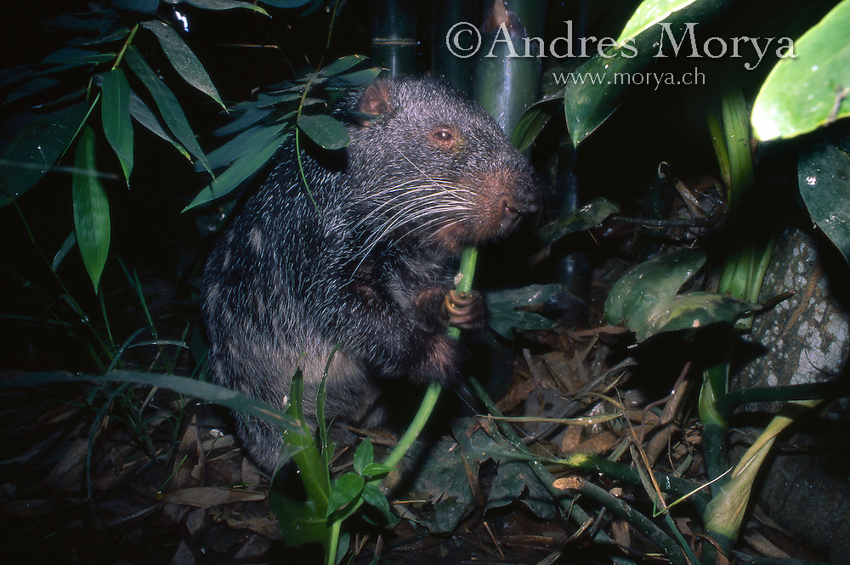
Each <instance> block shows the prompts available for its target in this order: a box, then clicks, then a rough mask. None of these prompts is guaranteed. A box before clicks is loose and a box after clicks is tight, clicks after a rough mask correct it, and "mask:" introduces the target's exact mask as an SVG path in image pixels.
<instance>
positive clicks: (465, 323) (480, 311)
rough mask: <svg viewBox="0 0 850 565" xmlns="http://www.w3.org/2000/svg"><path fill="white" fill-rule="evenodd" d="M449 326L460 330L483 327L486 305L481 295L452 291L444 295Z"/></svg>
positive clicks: (475, 292)
mask: <svg viewBox="0 0 850 565" xmlns="http://www.w3.org/2000/svg"><path fill="white" fill-rule="evenodd" d="M443 306H444V308H445V311H446V314H448V319H449V324H451V325H453V326H456V327H458V328H460V329H462V330H476V329H480V328H482V327H484V325H485V322H486V319H487V305H486V303H485V302H484V299H483V298H482V297H481V293H479V292H477V291H473V292H469V293H466V292H457V291H456V290H454V289H452V290H450V291H448V292H447V293H446V297H445V300H444V301H443Z"/></svg>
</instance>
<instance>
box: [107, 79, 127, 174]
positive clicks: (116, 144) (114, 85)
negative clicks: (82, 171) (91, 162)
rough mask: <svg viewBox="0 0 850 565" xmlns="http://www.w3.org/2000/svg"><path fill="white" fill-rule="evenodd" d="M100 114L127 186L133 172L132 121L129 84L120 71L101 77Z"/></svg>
mask: <svg viewBox="0 0 850 565" xmlns="http://www.w3.org/2000/svg"><path fill="white" fill-rule="evenodd" d="M101 114H102V119H103V133H104V134H106V140H107V141H109V145H111V146H112V150H113V151H115V154H116V155H117V156H118V160H119V161H120V163H121V170H122V171H124V179H125V180H126V181H127V185H128V186H129V185H130V173H131V172H132V171H133V120H132V118H131V117H130V83H128V82H127V77H125V76H124V71H123V70H121V69H113V70H111V71H109V72H108V73H106V74H105V75H104V76H103V102H102V106H101Z"/></svg>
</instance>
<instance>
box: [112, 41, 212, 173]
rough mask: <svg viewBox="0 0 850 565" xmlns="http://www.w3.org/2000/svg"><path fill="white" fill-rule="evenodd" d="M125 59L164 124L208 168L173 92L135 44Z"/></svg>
mask: <svg viewBox="0 0 850 565" xmlns="http://www.w3.org/2000/svg"><path fill="white" fill-rule="evenodd" d="M125 60H126V61H127V64H128V65H129V66H130V69H132V71H133V73H135V75H136V76H137V77H138V78H139V80H141V81H142V83H143V84H144V85H145V87H146V88H147V89H148V91H149V92H150V93H151V96H153V99H154V102H156V106H157V108H159V112H160V114H161V115H162V119H163V120H165V125H167V126H168V129H170V130H171V133H173V134H174V137H176V138H177V139H178V140H179V141H180V143H181V144H183V146H184V147H185V148H186V149H188V150H189V153H191V154H192V155H193V156H194V157H195V158H197V159H199V160H200V161H201V163H203V164H204V167H205V168H206V169H207V170H209V164H208V163H207V158H206V155H204V152H203V150H202V149H201V146H200V145H199V144H198V140H197V139H196V138H195V133H194V132H193V131H192V127H191V126H190V125H189V121H188V120H187V119H186V114H184V113H183V108H181V107H180V102H178V101H177V97H175V96H174V93H173V92H171V90H170V89H169V88H168V87H167V86H166V85H165V83H164V82H162V80H160V78H159V77H158V76H156V74H154V72H153V71H152V70H151V68H150V67H149V66H148V64H147V63H146V62H145V60H144V58H142V55H141V53H139V50H138V49H136V46H135V45H131V46H130V47H129V48H128V49H127V52H126V54H125Z"/></svg>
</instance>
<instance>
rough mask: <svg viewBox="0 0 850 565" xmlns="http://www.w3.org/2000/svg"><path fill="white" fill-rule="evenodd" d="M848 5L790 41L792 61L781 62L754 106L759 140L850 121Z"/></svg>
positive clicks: (845, 1)
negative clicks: (849, 118)
mask: <svg viewBox="0 0 850 565" xmlns="http://www.w3.org/2000/svg"><path fill="white" fill-rule="evenodd" d="M848 29H850V0H843V1H842V2H841V3H840V4H838V5H837V6H836V7H835V8H833V9H832V11H831V12H829V13H828V14H827V15H826V16H825V17H824V18H823V19H822V20H821V21H820V22H819V23H818V24H817V25H815V26H813V27H812V28H811V29H809V30H808V31H807V32H806V33H805V34H803V36H802V37H800V39H798V40H797V41H795V42H794V52H795V53H796V57H794V58H791V57H786V58H784V59H781V60H780V61H779V62H778V63H777V64H776V66H775V67H773V70H771V71H770V74H769V75H768V76H767V79H766V80H765V81H764V84H763V85H762V87H761V90H760V91H759V93H758V96H756V100H755V103H754V104H753V112H752V124H753V131H754V133H755V136H756V137H757V138H759V139H761V140H762V141H767V140H770V139H777V138H787V137H794V136H796V135H800V134H803V133H806V132H810V131H812V130H814V129H816V128H818V127H820V126H823V125H827V124H829V123H831V122H833V121H835V120H837V119H839V118H845V117H848V116H850V101H848V99H850V96H848V94H850V90H848V88H850V41H848V36H847V30H848Z"/></svg>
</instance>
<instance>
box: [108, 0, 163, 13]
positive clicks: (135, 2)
mask: <svg viewBox="0 0 850 565" xmlns="http://www.w3.org/2000/svg"><path fill="white" fill-rule="evenodd" d="M112 3H113V4H115V6H116V7H118V8H120V9H121V10H127V11H128V12H135V13H137V14H147V15H151V14H153V13H154V12H156V9H157V7H158V6H159V0H112Z"/></svg>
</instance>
